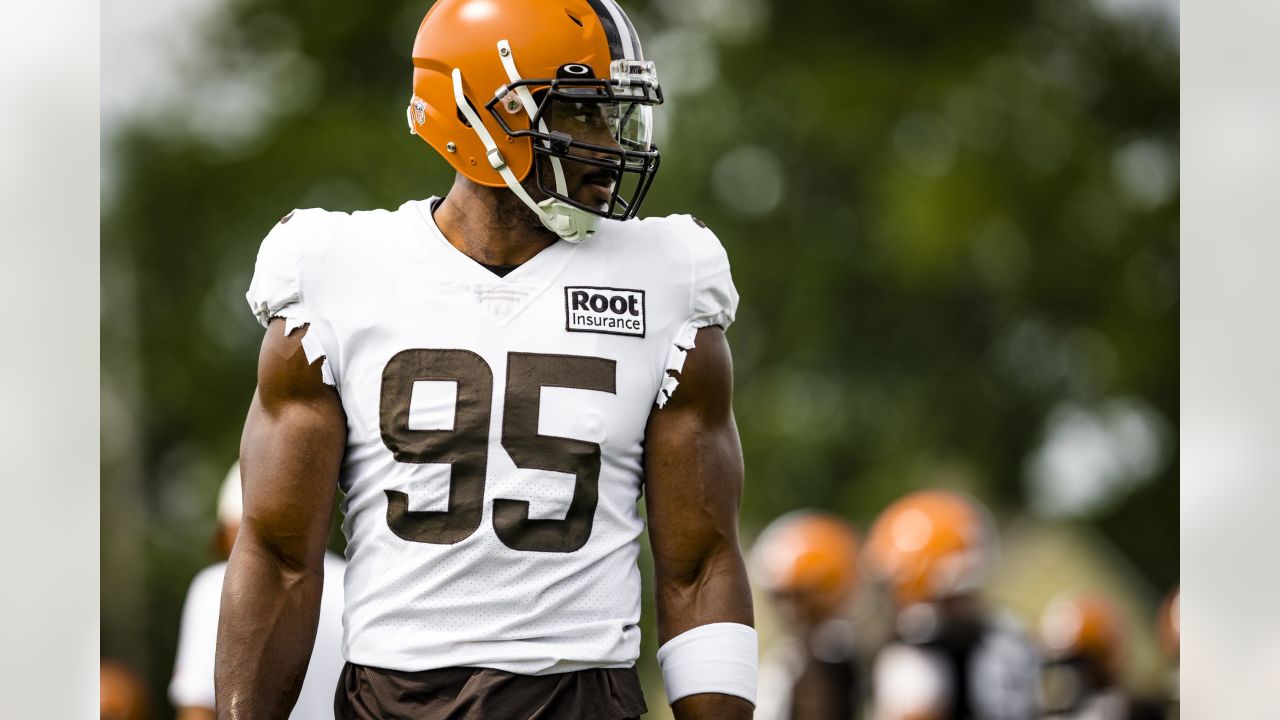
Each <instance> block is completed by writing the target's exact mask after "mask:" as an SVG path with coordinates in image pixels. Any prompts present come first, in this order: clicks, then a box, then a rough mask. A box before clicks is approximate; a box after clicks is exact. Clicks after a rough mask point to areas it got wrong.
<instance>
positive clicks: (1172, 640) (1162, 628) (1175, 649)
mask: <svg viewBox="0 0 1280 720" xmlns="http://www.w3.org/2000/svg"><path fill="white" fill-rule="evenodd" d="M1180 594H1181V590H1180V588H1179V587H1178V586H1176V585H1175V586H1174V587H1173V589H1172V590H1170V591H1169V594H1168V595H1166V596H1165V598H1164V602H1162V603H1160V612H1159V614H1158V615H1156V636H1157V637H1158V638H1159V639H1160V649H1161V650H1163V651H1164V654H1165V657H1167V658H1168V659H1169V661H1170V662H1172V663H1174V664H1177V662H1178V655H1179V653H1180V651H1181V645H1182V618H1181V612H1180V611H1179V609H1178V603H1179V597H1180Z"/></svg>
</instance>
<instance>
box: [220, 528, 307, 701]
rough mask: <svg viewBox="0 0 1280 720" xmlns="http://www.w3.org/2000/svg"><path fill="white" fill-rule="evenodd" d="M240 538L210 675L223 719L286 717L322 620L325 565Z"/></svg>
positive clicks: (224, 594) (230, 569)
mask: <svg viewBox="0 0 1280 720" xmlns="http://www.w3.org/2000/svg"><path fill="white" fill-rule="evenodd" d="M246 535H247V533H244V532H243V531H242V532H241V539H240V541H239V542H238V543H237V545H236V550H235V552H234V553H233V554H232V556H231V560H230V562H229V563H228V565H227V575H226V580H225V583H224V585H223V591H222V609H221V613H220V619H219V622H218V651H217V661H216V665H215V671H214V677H215V687H216V688H217V697H218V717H219V718H220V719H222V720H231V719H233V718H234V719H235V720H247V719H249V718H264V719H275V718H281V719H283V718H287V717H288V716H289V712H290V710H291V709H292V708H293V704H294V703H295V702H296V701H297V698H298V692H299V691H300V690H301V689H302V681H303V678H304V677H305V675H306V671H307V664H308V661H309V660H310V657H311V647H312V645H313V644H314V643H315V636H316V625H317V623H318V621H319V616H320V595H321V590H322V588H323V584H324V578H323V574H324V569H323V564H317V563H308V562H299V561H297V560H295V559H291V558H287V557H284V556H281V555H280V554H278V553H275V552H272V551H271V550H270V549H269V548H268V547H267V546H266V545H265V544H263V543H261V542H256V541H254V540H253V539H252V538H249V537H245V536H246Z"/></svg>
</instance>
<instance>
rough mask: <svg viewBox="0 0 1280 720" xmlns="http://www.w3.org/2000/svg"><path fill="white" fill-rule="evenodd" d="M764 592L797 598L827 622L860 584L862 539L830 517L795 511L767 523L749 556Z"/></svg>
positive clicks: (844, 522)
mask: <svg viewBox="0 0 1280 720" xmlns="http://www.w3.org/2000/svg"><path fill="white" fill-rule="evenodd" d="M751 559H752V565H753V566H754V567H753V569H754V570H755V574H756V577H757V582H758V583H759V585H760V587H762V588H764V589H765V590H767V591H769V592H771V593H775V594H782V595H788V596H793V597H795V598H796V599H797V601H799V602H801V603H803V604H804V605H805V606H806V607H807V608H809V609H810V610H811V611H812V614H813V615H814V616H816V617H825V616H828V615H830V614H832V613H834V612H835V611H836V610H838V609H839V608H840V606H841V605H842V604H843V603H844V602H845V601H846V600H848V599H849V598H850V597H852V596H853V592H854V589H855V588H856V586H857V582H858V536H857V533H856V532H855V531H854V529H853V526H852V525H850V524H849V523H848V522H846V521H845V520H843V519H841V518H839V517H837V516H835V515H831V514H829V513H823V512H816V511H812V510H797V511H795V512H790V513H787V514H786V515H783V516H782V517H779V518H778V519H776V520H774V521H773V522H771V523H769V526H768V527H766V528H765V530H764V532H763V533H761V534H760V538H759V539H758V540H757V541H756V544H755V547H754V548H752V552H751Z"/></svg>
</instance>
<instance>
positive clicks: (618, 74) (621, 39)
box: [408, 0, 662, 241]
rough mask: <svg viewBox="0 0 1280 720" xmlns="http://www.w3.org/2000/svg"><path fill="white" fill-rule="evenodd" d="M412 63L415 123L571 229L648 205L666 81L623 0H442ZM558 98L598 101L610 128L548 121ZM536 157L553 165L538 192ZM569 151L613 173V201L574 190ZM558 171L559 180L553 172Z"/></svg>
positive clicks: (471, 175)
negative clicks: (574, 129) (530, 187)
mask: <svg viewBox="0 0 1280 720" xmlns="http://www.w3.org/2000/svg"><path fill="white" fill-rule="evenodd" d="M413 66H414V71H413V96H412V97H411V98H410V100H409V108H408V121H409V130H410V132H412V133H414V134H416V135H418V136H419V137H421V138H422V139H423V140H425V141H426V142H427V143H428V144H430V145H431V147H433V148H435V150H436V152H438V153H439V154H440V155H441V156H442V157H444V159H445V160H447V161H448V162H449V164H450V165H452V166H453V167H454V169H455V170H457V171H458V172H459V173H461V174H462V175H463V176H465V177H467V178H468V179H470V180H472V181H473V182H476V183H478V184H480V185H485V186H488V187H502V186H503V185H506V186H507V187H509V188H510V189H511V190H512V192H514V193H515V194H516V195H517V196H519V197H520V199H521V200H522V201H524V203H525V204H526V205H528V206H529V207H530V208H531V209H533V211H534V212H535V213H537V214H538V216H539V217H540V218H541V219H542V221H543V224H544V225H546V226H547V227H548V228H550V229H551V230H553V231H555V232H556V233H557V234H559V235H560V236H561V237H564V238H565V239H567V240H571V241H578V240H582V239H583V238H585V237H586V236H587V235H589V234H590V233H591V232H593V231H594V228H595V225H596V223H598V218H599V217H609V218H616V219H627V218H630V217H634V216H635V214H636V211H637V210H639V208H640V203H641V202H642V201H643V199H644V196H645V193H647V192H648V189H649V186H650V184H651V183H652V182H653V177H654V175H655V174H656V172H657V169H658V160H659V154H658V149H657V147H655V146H654V145H653V143H652V142H651V138H652V108H653V106H654V105H657V104H659V103H661V102H662V91H661V88H660V86H659V85H658V80H657V74H656V72H655V70H654V66H653V63H652V62H649V61H646V60H645V59H644V55H643V52H642V50H641V48H640V40H639V38H638V37H637V35H636V31H635V28H634V27H633V26H632V25H631V21H630V20H629V19H628V18H627V16H626V14H625V13H624V12H623V11H622V9H621V8H620V7H618V4H617V3H616V2H614V0H439V2H437V3H436V4H435V5H433V6H432V7H431V9H430V10H429V11H428V12H427V15H426V17H425V18H423V20H422V25H421V26H420V27H419V29H418V35H417V38H416V40H415V41H414V44H413ZM556 103H571V104H572V106H573V107H575V108H579V110H578V111H579V112H581V110H580V109H581V108H584V107H585V108H589V111H590V113H592V117H595V118H599V120H600V124H601V125H602V126H605V125H607V129H608V132H609V133H611V134H612V140H611V141H605V142H601V141H599V140H597V139H595V137H588V135H587V134H586V133H585V132H584V133H581V134H579V136H577V137H575V136H574V135H573V134H571V133H568V132H564V131H560V130H552V129H549V128H548V123H547V119H548V111H549V110H550V108H551V107H552V106H553V104H556ZM583 127H584V128H585V124H584V125H583ZM602 133H603V131H602ZM602 133H601V136H602ZM539 162H546V163H547V164H548V165H549V170H550V171H553V172H547V173H543V172H536V171H535V173H534V176H535V177H536V178H537V182H538V188H539V190H541V191H542V192H543V193H544V194H545V195H547V196H548V197H547V199H546V200H543V201H541V202H537V201H535V200H534V199H533V198H532V197H531V196H530V195H529V193H528V192H527V191H526V190H525V188H524V187H522V186H521V181H522V180H524V179H525V178H526V176H527V175H528V174H529V171H530V169H531V168H534V167H535V164H537V163H539ZM564 162H578V163H583V164H586V165H590V166H594V167H597V168H604V169H606V170H607V171H611V172H613V173H616V175H615V177H616V180H615V181H614V183H613V189H612V197H611V198H610V200H609V202H608V203H607V204H606V205H605V206H604V207H591V206H588V205H586V204H584V203H581V202H578V201H576V200H574V199H573V198H571V197H569V193H568V190H567V189H566V187H565V179H564V173H563V166H562V163H564ZM552 175H553V176H554V183H553V184H554V187H551V186H548V185H547V183H546V182H544V177H551V176H552ZM624 188H625V190H624Z"/></svg>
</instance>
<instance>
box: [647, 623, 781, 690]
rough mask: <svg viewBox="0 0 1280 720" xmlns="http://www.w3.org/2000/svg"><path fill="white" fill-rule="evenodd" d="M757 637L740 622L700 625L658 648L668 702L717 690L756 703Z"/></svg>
mask: <svg viewBox="0 0 1280 720" xmlns="http://www.w3.org/2000/svg"><path fill="white" fill-rule="evenodd" d="M758 645H759V636H758V635H756V630H755V628H753V627H751V626H749V625H742V624H740V623H729V622H722V623H711V624H709V625H699V626H698V627H696V628H693V629H691V630H687V631H685V632H682V633H680V634H679V635H677V636H675V637H673V638H671V639H670V640H668V641H667V642H666V644H665V645H663V646H662V647H660V648H658V667H660V668H662V683H663V685H665V686H666V688H667V702H669V703H674V702H675V701H677V700H679V699H680V698H682V697H685V696H686V695H697V694H699V693H720V694H722V695H733V696H736V697H740V698H742V699H743V700H746V701H747V702H749V703H751V704H752V705H755V704H756V668H757V665H758V664H759V660H758V654H759V650H758V647H757V646H758Z"/></svg>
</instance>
